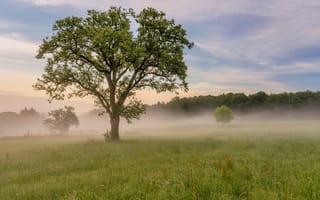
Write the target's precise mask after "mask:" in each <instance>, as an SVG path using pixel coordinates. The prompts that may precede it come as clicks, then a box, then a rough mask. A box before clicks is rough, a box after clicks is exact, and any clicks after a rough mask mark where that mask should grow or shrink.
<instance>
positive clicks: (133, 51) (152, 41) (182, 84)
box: [34, 7, 193, 140]
mask: <svg viewBox="0 0 320 200" xmlns="http://www.w3.org/2000/svg"><path fill="white" fill-rule="evenodd" d="M130 20H133V21H134V23H135V24H134V27H136V26H137V29H136V30H134V32H133V30H132V29H131V27H130V25H131V21H130ZM192 46H193V43H192V42H190V41H189V40H188V39H187V38H186V31H185V30H184V29H183V28H182V26H181V25H176V24H175V22H174V20H168V19H167V18H166V15H165V13H163V12H161V11H158V10H156V9H153V8H146V9H143V10H142V11H141V12H140V13H139V14H136V13H135V12H134V11H133V10H132V9H129V10H126V9H122V8H116V7H111V8H110V9H109V10H108V11H107V12H98V11H95V10H89V11H88V13H87V17H85V18H82V17H74V16H72V17H67V18H65V19H62V20H58V21H57V22H56V23H55V24H54V25H53V35H52V36H51V37H47V38H46V39H44V40H43V43H42V45H41V46H40V48H39V52H38V55H37V56H36V57H37V58H38V59H44V58H46V59H47V66H46V68H45V73H44V74H43V75H42V77H41V78H40V79H38V81H37V83H36V84H35V85H34V88H35V89H37V90H44V91H46V93H47V94H48V95H49V100H50V101H51V100H53V99H56V100H63V99H65V98H66V97H67V98H71V97H85V96H92V97H93V98H94V99H95V103H96V104H97V105H98V106H100V107H102V108H103V110H104V112H105V113H107V114H109V117H110V123H111V131H110V136H111V139H112V140H119V122H120V117H123V118H125V119H126V120H127V121H128V122H130V120H132V119H134V118H136V119H137V118H138V117H139V115H140V114H141V113H143V112H144V111H145V107H144V105H143V104H142V102H141V101H139V100H137V99H136V98H135V93H136V91H138V90H141V89H145V88H151V89H154V90H156V91H157V92H163V91H171V92H173V91H176V90H177V89H184V90H187V83H186V76H187V74H186V71H187V66H186V64H185V63H184V50H185V49H186V48H189V49H190V48H192Z"/></svg>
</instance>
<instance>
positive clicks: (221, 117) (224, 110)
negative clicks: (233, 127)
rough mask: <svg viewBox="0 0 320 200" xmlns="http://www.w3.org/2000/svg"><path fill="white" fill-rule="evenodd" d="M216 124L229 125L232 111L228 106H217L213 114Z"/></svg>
mask: <svg viewBox="0 0 320 200" xmlns="http://www.w3.org/2000/svg"><path fill="white" fill-rule="evenodd" d="M213 115H214V117H215V118H216V121H217V122H221V123H229V122H231V120H232V119H233V114H232V110H231V109H230V108H229V107H228V106H219V107H217V108H216V109H215V110H214V112H213Z"/></svg>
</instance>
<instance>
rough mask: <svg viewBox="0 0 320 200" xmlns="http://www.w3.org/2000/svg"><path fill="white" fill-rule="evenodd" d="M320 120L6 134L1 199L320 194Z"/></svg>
mask: <svg viewBox="0 0 320 200" xmlns="http://www.w3.org/2000/svg"><path fill="white" fill-rule="evenodd" d="M319 126H320V125H318V123H316V122H301V123H299V124H297V123H291V122H290V123H278V124H271V123H261V124H254V125H253V124H251V125H250V124H247V125H243V124H242V125H240V124H238V125H237V124H234V125H230V126H227V127H220V126H217V125H212V126H211V125H207V126H193V127H192V126H186V127H178V126H175V127H167V128H165V127H163V129H154V130H153V133H152V134H149V136H148V135H147V132H148V131H152V130H151V128H150V129H145V130H143V129H140V130H138V129H137V130H135V131H134V132H131V133H130V132H128V133H127V135H126V136H124V138H123V141H121V142H118V143H105V142H103V138H102V136H99V137H97V138H93V137H90V138H88V137H39V138H20V139H18V138H16V139H4V140H0V199H112V200H113V199H320V148H319V146H320V129H319ZM163 131H165V132H163ZM161 132H162V133H163V134H162V136H160V135H161ZM255 133H256V134H255ZM150 135H153V136H150Z"/></svg>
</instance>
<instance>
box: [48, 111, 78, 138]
mask: <svg viewBox="0 0 320 200" xmlns="http://www.w3.org/2000/svg"><path fill="white" fill-rule="evenodd" d="M48 115H49V116H50V118H48V119H45V120H44V122H43V123H44V125H45V126H46V127H48V128H49V130H50V131H51V132H55V131H58V132H59V133H60V134H63V133H66V132H68V131H69V129H70V127H71V126H78V125H79V119H78V117H77V115H76V113H75V112H74V108H73V107H71V106H65V107H64V109H62V108H60V109H57V110H53V111H51V112H49V113H48Z"/></svg>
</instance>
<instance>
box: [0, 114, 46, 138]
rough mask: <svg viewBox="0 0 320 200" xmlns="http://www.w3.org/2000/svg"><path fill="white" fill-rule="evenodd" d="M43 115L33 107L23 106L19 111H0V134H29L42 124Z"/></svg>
mask: <svg viewBox="0 0 320 200" xmlns="http://www.w3.org/2000/svg"><path fill="white" fill-rule="evenodd" d="M43 119H44V116H43V115H41V114H40V113H38V112H37V111H36V110H35V109H33V108H29V109H28V108H24V109H22V110H21V111H20V112H19V113H16V112H2V113H0V135H12V134H16V133H19V134H24V135H25V134H31V133H32V132H34V131H35V130H38V129H39V127H40V126H41V125H42V121H43Z"/></svg>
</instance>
